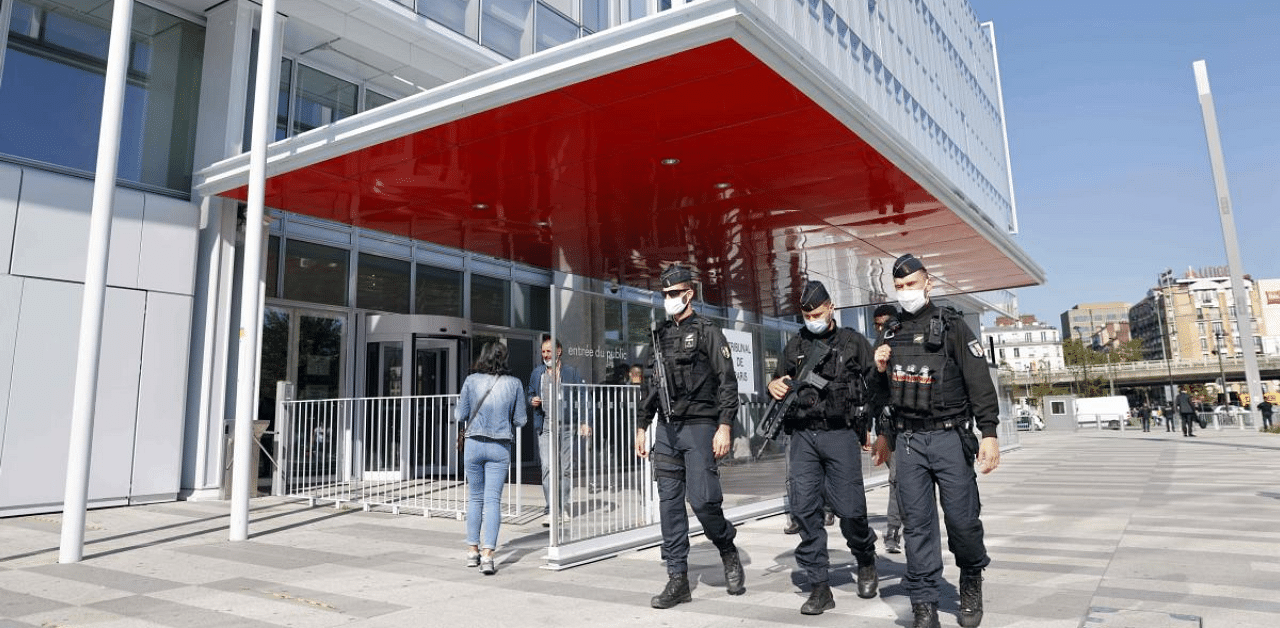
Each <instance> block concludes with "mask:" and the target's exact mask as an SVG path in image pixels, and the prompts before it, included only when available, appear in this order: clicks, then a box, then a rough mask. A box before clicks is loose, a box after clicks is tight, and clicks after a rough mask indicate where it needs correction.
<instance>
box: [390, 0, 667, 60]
mask: <svg viewBox="0 0 1280 628" xmlns="http://www.w3.org/2000/svg"><path fill="white" fill-rule="evenodd" d="M396 3H397V4H400V5H402V6H404V7H411V6H412V7H413V10H414V11H415V12H416V13H417V14H418V15H421V16H423V17H426V18H429V19H431V20H432V21H434V22H436V23H437V24H439V25H441V26H444V27H445V28H448V29H449V30H451V31H453V32H455V33H458V34H459V35H462V36H464V37H466V38H467V39H470V40H472V41H475V42H478V43H480V44H482V45H483V46H485V47H486V48H489V49H490V50H493V51H494V52H497V53H499V54H501V55H503V56H504V57H507V58H509V59H515V58H518V57H522V56H524V55H528V54H532V53H535V52H540V51H543V50H547V49H549V48H553V47H555V46H559V45H560V44H564V43H568V42H570V41H573V40H575V39H577V38H579V37H582V36H585V35H590V34H592V33H597V32H600V31H602V30H605V29H607V28H609V27H611V26H616V25H618V24H622V23H625V22H629V21H631V20H635V19H639V18H641V17H644V16H645V15H647V14H648V13H649V12H650V6H649V0H417V3H416V4H415V3H414V2H412V1H411V0H396ZM672 5H673V3H672V2H671V0H658V2H657V3H656V4H655V5H654V8H656V9H657V10H659V11H665V10H667V9H670V8H672Z"/></svg>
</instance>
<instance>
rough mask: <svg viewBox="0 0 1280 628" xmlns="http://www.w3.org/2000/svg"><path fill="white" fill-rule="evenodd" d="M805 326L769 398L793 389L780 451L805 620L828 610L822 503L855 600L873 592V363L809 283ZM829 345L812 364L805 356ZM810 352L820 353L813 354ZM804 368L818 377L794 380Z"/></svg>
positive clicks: (863, 343) (818, 286) (816, 284)
mask: <svg viewBox="0 0 1280 628" xmlns="http://www.w3.org/2000/svg"><path fill="white" fill-rule="evenodd" d="M800 310H801V311H802V312H803V313H804V327H802V328H801V329H800V333H799V334H797V335H796V336H794V337H792V338H791V340H790V341H788V342H787V346H786V348H785V349H783V352H782V360H781V361H780V362H779V363H778V370H777V372H776V373H775V374H774V380H773V381H771V382H769V394H770V395H772V396H773V398H774V399H782V398H783V397H784V396H785V395H786V394H787V391H788V390H789V389H791V388H794V389H795V392H794V394H795V395H796V402H795V403H794V404H793V406H792V408H793V411H792V413H791V415H790V416H788V417H787V418H786V419H785V420H784V422H783V424H782V426H783V430H784V431H785V432H786V433H787V434H789V435H790V437H791V439H790V443H789V444H788V446H787V458H788V480H789V487H790V494H789V495H788V499H789V501H790V502H791V516H792V517H794V518H795V521H796V523H797V524H799V527H800V544H799V545H798V546H796V563H798V564H799V565H800V567H801V568H802V569H804V570H805V573H806V575H808V578H809V584H810V586H811V587H812V588H811V589H810V593H809V599H808V600H806V601H805V603H804V605H803V606H801V607H800V612H801V613H803V614H805V615H821V614H822V612H823V611H826V610H830V609H832V608H835V606H836V603H835V600H834V599H833V597H832V595H831V585H830V584H829V583H828V572H827V568H828V566H829V564H830V559H829V557H828V555H827V530H826V528H825V527H824V526H823V504H824V501H825V502H827V503H828V505H829V506H831V507H832V509H833V510H834V511H835V514H836V515H837V516H839V518H840V532H841V533H842V534H843V535H844V540H845V543H846V544H847V545H848V546H849V550H850V551H852V552H853V555H854V557H856V558H857V561H858V597H861V598H867V599H870V598H874V597H876V594H877V588H878V579H877V576H876V535H875V532H872V531H871V526H870V525H868V523H867V496H866V489H865V488H864V487H863V484H862V445H863V442H864V440H863V439H864V437H865V435H866V430H867V427H866V420H867V404H868V402H869V401H870V394H869V391H868V388H867V384H868V381H869V380H870V378H871V377H872V376H873V373H874V369H875V362H874V361H873V359H872V355H871V345H870V343H868V342H867V339H866V338H864V337H863V336H862V334H859V333H858V332H856V331H854V330H852V329H849V328H847V327H840V326H838V325H836V322H835V306H834V305H833V304H832V303H831V297H830V296H829V295H828V293H827V289H826V287H825V286H823V285H822V282H820V281H809V282H806V283H805V285H804V289H803V290H802V291H801V293H800ZM819 343H822V345H825V346H826V347H829V351H828V352H827V353H826V355H825V357H824V358H822V360H821V361H820V362H818V363H817V364H816V365H815V364H814V363H813V360H812V359H811V356H812V355H815V354H814V353H813V352H814V351H821V350H822V349H821V347H820V346H819ZM817 355H821V354H820V353H819V354H817ZM805 364H810V367H811V369H812V371H811V372H812V373H813V374H814V375H817V376H818V377H816V378H815V377H806V379H804V380H797V379H795V378H798V377H801V376H804V375H807V374H805V373H801V371H802V370H803V368H804V365H805Z"/></svg>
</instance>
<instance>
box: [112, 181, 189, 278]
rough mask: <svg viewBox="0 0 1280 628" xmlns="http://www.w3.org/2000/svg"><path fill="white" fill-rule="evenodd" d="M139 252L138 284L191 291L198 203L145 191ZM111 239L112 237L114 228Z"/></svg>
mask: <svg viewBox="0 0 1280 628" xmlns="http://www.w3.org/2000/svg"><path fill="white" fill-rule="evenodd" d="M143 215H144V216H145V220H144V221H143V223H142V236H141V243H140V245H139V248H140V251H139V254H138V287H139V288H142V289H144V290H162V291H164V292H173V293H176V294H188V295H189V294H191V293H192V291H193V290H194V289H195V280H196V242H197V240H198V237H199V222H200V206H199V205H196V204H195V203H191V202H188V201H183V200H179V199H176V198H169V197H167V196H157V195H154V194H148V195H147V196H146V198H145V200H144V210H143ZM112 240H113V241H114V240H115V236H114V232H113V234H112Z"/></svg>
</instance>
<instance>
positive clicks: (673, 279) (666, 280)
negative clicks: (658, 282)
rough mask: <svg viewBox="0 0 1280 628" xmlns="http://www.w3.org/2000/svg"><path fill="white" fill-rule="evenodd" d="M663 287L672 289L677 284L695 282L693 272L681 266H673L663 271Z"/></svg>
mask: <svg viewBox="0 0 1280 628" xmlns="http://www.w3.org/2000/svg"><path fill="white" fill-rule="evenodd" d="M661 279H662V287H663V288H670V287H671V286H674V285H676V284H682V283H685V282H689V281H693V272H691V271H690V270H689V269H688V268H685V267H684V266H681V265H679V264H672V265H670V266H668V267H667V269H666V270H664V271H662V276H661Z"/></svg>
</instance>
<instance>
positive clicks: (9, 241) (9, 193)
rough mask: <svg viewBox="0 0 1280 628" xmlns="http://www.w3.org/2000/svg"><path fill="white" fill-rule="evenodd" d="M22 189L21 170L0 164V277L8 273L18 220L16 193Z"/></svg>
mask: <svg viewBox="0 0 1280 628" xmlns="http://www.w3.org/2000/svg"><path fill="white" fill-rule="evenodd" d="M21 187H22V170H21V169H20V168H17V167H14V166H10V165H8V164H0V275H4V274H8V272H9V253H10V251H11V250H12V249H13V224H14V221H16V220H17V219H18V191H19V190H20V189H21Z"/></svg>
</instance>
